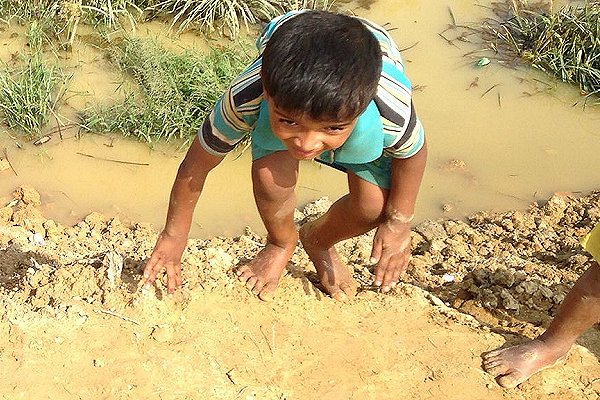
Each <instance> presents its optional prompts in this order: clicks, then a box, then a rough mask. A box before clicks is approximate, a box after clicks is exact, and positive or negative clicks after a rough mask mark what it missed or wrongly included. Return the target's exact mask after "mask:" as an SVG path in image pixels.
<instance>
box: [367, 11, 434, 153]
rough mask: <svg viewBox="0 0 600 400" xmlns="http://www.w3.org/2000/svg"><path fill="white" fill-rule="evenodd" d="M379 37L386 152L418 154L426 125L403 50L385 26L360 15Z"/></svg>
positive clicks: (380, 103) (379, 94)
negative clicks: (415, 99)
mask: <svg viewBox="0 0 600 400" xmlns="http://www.w3.org/2000/svg"><path fill="white" fill-rule="evenodd" d="M361 20H362V21H363V23H364V24H365V26H366V27H367V28H368V29H369V30H370V31H371V33H373V35H374V36H375V37H376V38H377V40H378V41H379V45H380V46H381V51H382V54H383V59H382V70H381V78H380V79H379V85H378V88H377V94H376V95H375V99H374V101H375V104H376V105H377V108H378V109H379V114H380V115H381V123H382V125H383V132H384V147H385V150H384V151H385V153H386V154H387V155H389V156H392V157H396V158H409V157H412V156H413V155H415V154H416V153H417V152H418V151H419V150H420V149H421V147H423V144H424V142H425V132H424V130H423V126H422V125H421V122H420V121H419V118H418V117H417V115H416V112H415V107H414V105H413V102H412V85H411V83H410V80H409V79H408V78H407V76H406V75H405V73H404V62H403V61H402V56H401V55H400V50H399V49H398V46H397V45H396V43H395V42H394V40H393V39H392V38H391V37H390V35H389V34H388V33H387V32H386V31H385V29H383V28H382V27H380V26H378V25H376V24H374V23H373V22H371V21H368V20H365V19H361Z"/></svg>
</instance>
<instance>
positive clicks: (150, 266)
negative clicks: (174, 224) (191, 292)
mask: <svg viewBox="0 0 600 400" xmlns="http://www.w3.org/2000/svg"><path fill="white" fill-rule="evenodd" d="M186 245H187V237H183V236H172V235H170V234H169V233H168V232H167V231H165V230H163V231H162V232H161V233H160V235H159V236H158V240H157V241H156V245H155V246H154V250H152V255H151V256H150V259H149V260H148V262H146V266H145V267H144V288H145V289H149V288H150V286H151V285H152V284H153V283H154V281H155V280H156V276H157V275H158V273H159V272H160V271H161V270H162V269H163V268H166V270H167V293H173V292H174V291H175V288H176V287H177V286H180V285H181V256H182V254H183V251H184V250H185V247H186Z"/></svg>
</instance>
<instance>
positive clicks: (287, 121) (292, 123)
mask: <svg viewBox="0 0 600 400" xmlns="http://www.w3.org/2000/svg"><path fill="white" fill-rule="evenodd" d="M279 122H280V123H282V124H284V125H290V126H293V125H296V122H294V120H291V119H287V118H279Z"/></svg>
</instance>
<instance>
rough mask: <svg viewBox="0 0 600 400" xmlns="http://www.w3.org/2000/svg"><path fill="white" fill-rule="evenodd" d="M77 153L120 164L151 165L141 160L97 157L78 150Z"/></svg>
mask: <svg viewBox="0 0 600 400" xmlns="http://www.w3.org/2000/svg"><path fill="white" fill-rule="evenodd" d="M77 154H79V155H80V156H84V157H90V158H95V159H96V160H102V161H110V162H115V163H119V164H129V165H150V164H149V163H139V162H134V161H122V160H113V159H111V158H102V157H96V156H93V155H91V154H86V153H80V152H77Z"/></svg>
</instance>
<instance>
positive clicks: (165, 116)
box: [81, 38, 250, 145]
mask: <svg viewBox="0 0 600 400" xmlns="http://www.w3.org/2000/svg"><path fill="white" fill-rule="evenodd" d="M240 46H241V47H240ZM249 47H250V45H247V46H245V45H243V46H242V45H239V44H238V46H237V47H233V46H230V47H218V48H213V49H211V50H210V51H209V52H208V53H207V54H200V53H197V52H195V51H192V50H188V51H185V52H184V53H182V54H176V53H174V52H171V51H168V50H166V49H164V48H163V47H161V46H160V45H159V44H158V43H157V42H156V41H155V40H152V39H136V38H126V39H125V40H124V41H123V42H122V43H121V44H120V46H119V47H118V48H117V49H116V50H115V53H114V59H115V62H116V63H117V64H118V65H119V67H120V68H121V69H122V71H123V72H124V73H126V74H127V75H128V76H130V77H131V78H133V81H134V83H135V85H134V86H132V87H129V86H130V85H126V84H124V85H123V90H124V100H123V101H122V102H119V103H116V104H112V105H105V106H94V107H90V108H89V109H87V110H85V111H84V112H83V113H82V116H81V126H82V127H83V129H84V130H85V131H91V132H97V133H109V132H117V133H121V134H123V135H124V136H126V137H134V138H137V139H138V140H141V141H145V142H147V143H149V144H151V145H152V144H154V143H156V142H158V141H170V140H173V139H185V140H190V139H191V138H193V137H194V135H195V134H196V132H197V130H198V128H200V126H201V124H202V122H203V120H204V117H205V116H206V115H207V114H208V113H209V112H210V111H211V109H212V107H213V106H214V103H215V102H216V101H217V99H218V98H219V97H220V96H221V95H222V93H223V91H224V89H225V88H226V86H227V85H228V84H229V83H230V82H231V80H232V79H233V78H235V76H237V75H238V74H239V72H241V70H242V69H243V68H244V67H245V66H246V64H247V63H248V62H249V61H250V55H249V54H248V53H247V52H246V51H245V49H246V48H249Z"/></svg>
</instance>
